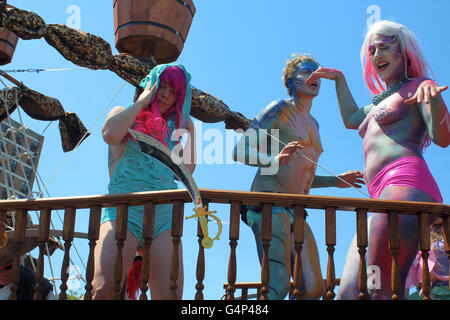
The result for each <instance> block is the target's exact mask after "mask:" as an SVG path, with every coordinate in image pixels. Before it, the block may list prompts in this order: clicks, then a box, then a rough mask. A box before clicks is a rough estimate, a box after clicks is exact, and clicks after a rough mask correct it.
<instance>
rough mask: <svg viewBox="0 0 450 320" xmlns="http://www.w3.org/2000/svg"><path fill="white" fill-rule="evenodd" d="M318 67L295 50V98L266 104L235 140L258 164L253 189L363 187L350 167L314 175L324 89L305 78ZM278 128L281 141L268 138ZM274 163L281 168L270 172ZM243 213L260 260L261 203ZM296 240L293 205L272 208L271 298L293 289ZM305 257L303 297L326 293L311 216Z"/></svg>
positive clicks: (236, 153) (291, 82)
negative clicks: (317, 107) (317, 108)
mask: <svg viewBox="0 0 450 320" xmlns="http://www.w3.org/2000/svg"><path fill="white" fill-rule="evenodd" d="M318 68H319V64H318V63H317V61H316V60H315V59H314V58H312V57H311V56H309V55H293V57H292V58H291V59H289V60H288V61H287V64H286V67H285V69H284V70H283V81H284V85H285V87H286V88H287V90H288V94H289V96H290V98H289V99H279V100H276V101H273V102H272V103H270V104H269V105H268V106H267V107H266V108H264V109H263V110H262V111H261V112H260V114H259V115H258V116H257V117H256V119H255V120H254V121H253V122H252V125H251V126H250V127H249V129H248V130H247V131H246V132H245V133H244V135H243V136H242V138H241V139H240V140H239V142H238V143H237V144H236V146H235V148H234V150H233V154H232V157H233V159H234V160H235V161H239V162H242V163H245V164H247V165H250V166H257V167H259V169H258V171H257V173H256V175H255V178H254V180H253V183H252V186H251V191H258V192H276V193H293V194H309V191H310V188H319V187H339V188H348V187H350V186H354V187H357V188H360V187H361V186H360V185H359V184H361V183H363V180H362V173H361V172H360V171H356V170H355V171H347V172H345V173H343V174H341V175H339V176H316V175H315V171H316V163H317V161H318V159H319V156H320V154H321V153H322V152H323V148H322V144H321V140H320V135H319V126H318V123H317V121H316V120H315V119H314V118H313V117H312V116H311V114H310V111H311V107H312V102H313V99H314V98H315V97H316V96H317V95H318V94H319V89H320V80H318V81H316V82H314V83H311V84H309V85H307V84H306V83H305V80H306V79H307V78H308V77H309V76H310V75H311V74H312V73H313V72H314V71H315V70H317V69H318ZM255 130H256V131H258V133H257V134H256V137H257V139H252V137H254V136H255ZM261 132H263V134H261ZM273 133H278V137H277V138H276V139H277V140H279V142H280V143H277V144H273V143H270V144H269V143H268V142H269V137H270V139H271V140H273V139H274V136H273ZM274 145H275V146H274ZM274 167H276V169H277V170H269V171H267V170H266V171H265V169H267V168H274ZM342 180H345V181H347V182H348V183H345V182H344V181H342ZM242 214H243V216H242V218H243V220H244V222H245V223H246V224H248V226H250V227H251V229H252V231H253V233H254V236H255V240H256V246H257V250H258V256H259V260H260V262H261V261H262V252H263V251H262V238H261V232H262V208H261V207H258V206H248V207H246V208H244V210H243V212H242ZM305 215H306V212H305ZM292 241H293V208H283V207H273V208H272V240H271V243H270V249H269V267H270V279H269V293H268V297H269V299H277V300H281V299H284V298H285V297H286V295H287V294H288V292H289V283H290V278H291V273H292V272H293V263H294V258H295V252H294V250H293V242H292ZM301 260H302V288H301V298H303V299H319V298H320V297H321V296H322V295H323V293H324V283H323V278H322V274H321V270H320V263H319V254H318V250H317V245H316V242H315V239H314V235H313V233H312V231H311V228H310V227H309V225H308V223H307V222H306V221H305V225H304V243H303V249H302V252H301Z"/></svg>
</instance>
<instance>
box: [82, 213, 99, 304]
mask: <svg viewBox="0 0 450 320" xmlns="http://www.w3.org/2000/svg"><path fill="white" fill-rule="evenodd" d="M101 213H102V207H101V206H92V207H90V214H89V230H88V239H89V257H88V262H87V267H86V285H85V286H84V288H85V289H86V292H85V294H84V300H92V289H93V287H92V280H93V279H94V268H95V266H94V250H95V246H96V245H97V240H98V238H99V234H100V218H101Z"/></svg>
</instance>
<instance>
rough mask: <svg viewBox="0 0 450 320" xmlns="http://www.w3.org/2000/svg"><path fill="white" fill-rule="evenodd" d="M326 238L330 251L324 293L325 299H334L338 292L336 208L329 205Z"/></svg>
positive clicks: (326, 219) (326, 212) (328, 250)
mask: <svg viewBox="0 0 450 320" xmlns="http://www.w3.org/2000/svg"><path fill="white" fill-rule="evenodd" d="M325 240H326V244H327V252H328V266H327V279H326V286H327V291H326V293H325V295H324V300H333V299H334V297H335V296H336V294H335V293H334V287H335V280H336V276H335V268H334V258H333V253H334V246H335V245H336V208H335V207H327V208H326V209H325Z"/></svg>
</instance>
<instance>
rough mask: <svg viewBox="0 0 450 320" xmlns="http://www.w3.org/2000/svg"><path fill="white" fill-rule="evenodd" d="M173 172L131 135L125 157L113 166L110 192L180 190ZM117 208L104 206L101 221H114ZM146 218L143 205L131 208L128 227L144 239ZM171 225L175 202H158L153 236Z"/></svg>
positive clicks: (169, 143) (172, 124) (139, 238)
mask: <svg viewBox="0 0 450 320" xmlns="http://www.w3.org/2000/svg"><path fill="white" fill-rule="evenodd" d="M167 125H168V126H169V133H168V137H170V134H171V132H172V130H171V129H174V127H175V124H174V121H172V120H169V121H168V123H167ZM166 141H167V142H168V145H169V148H170V149H172V148H173V147H174V146H175V142H174V141H170V140H169V139H167V140H166ZM177 188H178V186H177V184H176V183H175V181H174V174H173V173H172V171H170V170H169V169H168V168H167V167H166V166H164V165H163V164H162V163H161V162H159V161H158V160H156V159H154V158H152V157H150V156H148V155H147V154H145V153H142V152H141V149H140V147H139V145H138V144H137V143H136V142H135V141H134V140H133V139H132V138H130V139H129V140H128V142H127V144H126V147H125V150H124V152H123V155H122V157H121V158H120V160H119V162H118V163H117V165H116V167H115V168H114V172H113V175H112V177H111V180H110V182H109V184H108V191H109V194H117V193H131V192H141V191H157V190H170V189H177ZM116 215H117V209H116V208H115V207H107V208H105V211H104V214H103V217H102V221H101V223H104V222H106V221H115V220H116ZM143 220H144V207H143V206H130V207H128V229H129V230H130V231H131V233H132V234H133V235H134V236H135V237H136V238H137V239H138V240H139V241H142V225H143ZM171 226H172V205H171V204H158V205H156V206H155V228H154V233H153V235H154V238H156V237H157V236H158V235H160V234H161V233H162V232H164V231H166V230H169V229H170V228H171Z"/></svg>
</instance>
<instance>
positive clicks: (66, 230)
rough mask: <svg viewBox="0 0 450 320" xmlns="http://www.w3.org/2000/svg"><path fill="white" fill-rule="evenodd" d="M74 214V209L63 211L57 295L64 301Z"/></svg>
mask: <svg viewBox="0 0 450 320" xmlns="http://www.w3.org/2000/svg"><path fill="white" fill-rule="evenodd" d="M75 214H76V208H74V207H67V208H65V209H64V227H63V240H64V258H63V263H62V267H61V286H60V287H59V288H60V289H61V292H60V293H59V300H66V299H67V295H66V290H67V280H68V278H69V267H70V247H71V246H72V241H73V236H74V233H75Z"/></svg>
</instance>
